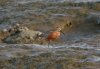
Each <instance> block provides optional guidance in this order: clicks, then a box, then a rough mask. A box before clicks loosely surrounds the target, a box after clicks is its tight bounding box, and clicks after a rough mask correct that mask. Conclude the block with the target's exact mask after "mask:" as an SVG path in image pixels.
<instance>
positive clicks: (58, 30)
mask: <svg viewBox="0 0 100 69" xmlns="http://www.w3.org/2000/svg"><path fill="white" fill-rule="evenodd" d="M61 33H63V32H62V29H61V28H60V27H57V28H56V29H55V30H53V31H52V32H50V33H49V35H48V36H47V38H46V40H47V41H48V47H49V44H50V42H51V41H54V40H56V39H58V38H59V37H60V35H61ZM63 34H64V33H63Z"/></svg>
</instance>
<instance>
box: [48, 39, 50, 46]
mask: <svg viewBox="0 0 100 69" xmlns="http://www.w3.org/2000/svg"><path fill="white" fill-rule="evenodd" d="M49 45H50V40H49V41H48V48H49Z"/></svg>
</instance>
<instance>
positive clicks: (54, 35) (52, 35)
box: [47, 31, 60, 40]
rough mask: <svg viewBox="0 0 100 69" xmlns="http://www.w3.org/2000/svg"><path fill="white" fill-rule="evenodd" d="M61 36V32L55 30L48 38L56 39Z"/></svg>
mask: <svg viewBox="0 0 100 69" xmlns="http://www.w3.org/2000/svg"><path fill="white" fill-rule="evenodd" d="M59 36H60V32H56V31H54V32H51V33H50V34H49V35H48V37H47V39H48V40H54V39H57V38H59Z"/></svg>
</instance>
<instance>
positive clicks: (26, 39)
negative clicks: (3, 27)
mask: <svg viewBox="0 0 100 69" xmlns="http://www.w3.org/2000/svg"><path fill="white" fill-rule="evenodd" d="M16 32H17V33H16ZM42 34H43V33H42V32H40V31H34V30H30V29H28V28H27V27H20V28H18V29H17V30H16V31H14V33H13V35H10V36H9V37H7V38H6V39H5V42H6V43H33V42H34V41H35V40H36V39H38V38H39V37H40V36H41V35H42Z"/></svg>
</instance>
